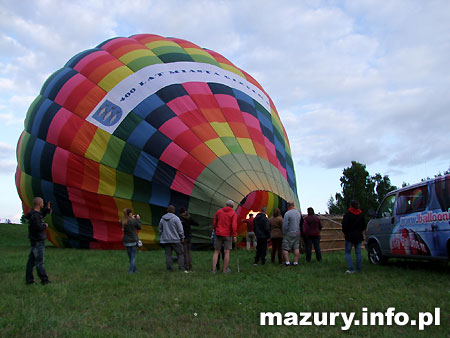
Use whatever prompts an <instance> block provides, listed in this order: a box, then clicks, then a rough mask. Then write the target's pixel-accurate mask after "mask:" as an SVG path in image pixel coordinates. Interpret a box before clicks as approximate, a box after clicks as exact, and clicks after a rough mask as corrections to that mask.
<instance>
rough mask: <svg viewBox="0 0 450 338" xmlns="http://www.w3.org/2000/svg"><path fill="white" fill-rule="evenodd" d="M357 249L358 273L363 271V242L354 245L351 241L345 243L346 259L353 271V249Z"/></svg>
mask: <svg viewBox="0 0 450 338" xmlns="http://www.w3.org/2000/svg"><path fill="white" fill-rule="evenodd" d="M353 246H354V247H355V254H356V271H361V264H362V258H361V242H359V243H357V244H354V243H352V242H349V241H345V259H346V260H347V265H348V269H349V270H350V271H353V261H352V247H353Z"/></svg>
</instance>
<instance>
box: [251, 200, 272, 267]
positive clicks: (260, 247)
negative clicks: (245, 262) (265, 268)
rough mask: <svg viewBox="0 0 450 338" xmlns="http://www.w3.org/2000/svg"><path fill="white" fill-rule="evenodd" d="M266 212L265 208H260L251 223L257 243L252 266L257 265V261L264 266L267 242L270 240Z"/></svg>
mask: <svg viewBox="0 0 450 338" xmlns="http://www.w3.org/2000/svg"><path fill="white" fill-rule="evenodd" d="M266 212H267V208H266V207H261V211H260V212H259V213H258V214H257V215H256V217H255V221H254V222H253V224H254V230H255V236H256V241H257V244H256V255H255V263H254V264H253V265H254V266H257V265H258V263H259V260H261V264H262V265H265V264H266V254H267V240H268V239H269V238H270V226H269V220H268V219H267V216H266Z"/></svg>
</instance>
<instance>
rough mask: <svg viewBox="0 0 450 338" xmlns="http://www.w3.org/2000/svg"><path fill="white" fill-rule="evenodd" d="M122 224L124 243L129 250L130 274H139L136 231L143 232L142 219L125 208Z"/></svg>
mask: <svg viewBox="0 0 450 338" xmlns="http://www.w3.org/2000/svg"><path fill="white" fill-rule="evenodd" d="M120 223H121V225H122V231H123V237H122V243H123V245H124V246H125V249H126V250H127V254H128V259H129V261H130V268H129V269H128V273H129V274H131V273H137V267H136V254H137V242H138V240H139V237H138V235H137V232H136V231H137V230H141V217H140V216H139V215H133V211H132V210H131V209H129V208H125V209H123V216H122V220H121V221H120Z"/></svg>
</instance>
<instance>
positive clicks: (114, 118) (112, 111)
mask: <svg viewBox="0 0 450 338" xmlns="http://www.w3.org/2000/svg"><path fill="white" fill-rule="evenodd" d="M121 117H122V109H121V108H120V107H119V106H117V105H115V104H114V103H112V102H111V101H109V100H106V101H105V102H104V103H103V104H102V105H101V106H100V107H99V108H98V109H97V111H96V112H95V114H94V115H92V118H94V119H95V120H96V121H98V122H100V123H101V124H103V125H104V126H107V127H110V126H113V125H115V124H116V123H117V122H119V121H120V118H121Z"/></svg>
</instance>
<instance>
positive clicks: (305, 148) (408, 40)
mask: <svg viewBox="0 0 450 338" xmlns="http://www.w3.org/2000/svg"><path fill="white" fill-rule="evenodd" d="M140 33H150V34H158V35H161V36H167V37H177V38H181V39H185V40H189V41H192V42H194V43H195V44H197V45H199V46H201V47H204V48H208V49H211V50H214V51H216V52H218V53H220V54H222V55H223V56H225V57H226V58H227V59H229V60H230V61H231V62H233V63H234V64H235V65H236V66H237V67H239V68H241V69H243V70H245V71H246V72H248V73H249V74H251V75H252V76H253V77H254V78H255V79H256V80H257V81H258V82H259V83H260V84H261V85H262V87H263V88H264V89H265V90H266V92H267V93H268V94H269V96H270V97H271V98H272V100H273V101H274V104H275V106H276V108H277V110H278V113H279V115H280V118H281V121H282V123H283V125H284V127H285V129H286V132H287V135H288V138H289V141H290V145H291V150H292V154H293V160H294V166H295V172H296V177H297V189H298V194H299V199H300V205H301V208H302V211H306V208H307V207H310V206H312V207H313V208H314V209H315V211H316V212H321V213H324V212H326V211H327V202H328V200H329V198H330V197H331V196H334V195H335V194H336V192H340V191H341V187H340V181H339V178H340V177H341V176H342V171H343V169H344V168H346V167H349V166H350V165H351V161H358V162H360V163H363V164H365V165H366V166H367V170H368V171H369V173H370V174H371V175H374V174H375V173H380V174H382V175H388V176H389V178H390V179H391V182H392V184H394V185H396V186H401V185H402V183H403V182H407V183H410V184H412V183H416V182H419V181H420V180H421V179H422V178H426V177H434V175H435V174H437V173H439V172H443V171H445V170H447V169H448V168H449V166H450V137H449V133H448V129H447V128H450V114H449V109H450V63H449V60H450V1H447V0H442V1H439V0H429V1H422V0H417V1H415V0H408V1H402V0H393V1H383V2H380V1H378V0H361V1H332V0H329V1H320V0H311V1H307V0H306V1H268V0H250V1H241V0H227V1H213V0H201V1H196V0H191V1H178V0H161V1H159V0H157V1H151V0H134V1H122V0H120V1H117V0H105V1H103V0H99V1H62V0H57V1H54V0H33V1H28V0H23V1H16V0H1V1H0V128H1V132H0V185H1V187H2V190H1V194H0V220H1V221H4V219H5V218H9V219H11V220H13V221H18V219H19V218H20V216H21V214H22V210H21V202H20V199H19V197H18V194H17V190H16V187H15V182H14V173H15V169H16V165H17V161H16V154H15V151H16V146H17V141H18V139H19V136H20V134H21V132H22V130H23V122H24V119H25V116H26V112H27V109H28V107H29V106H30V104H31V102H32V101H33V100H34V98H35V97H36V96H37V95H38V94H39V91H40V88H41V86H42V85H43V83H44V81H45V80H46V79H47V78H48V76H50V75H51V74H52V73H53V72H55V71H56V70H58V69H59V68H61V67H63V66H64V64H65V63H66V62H67V61H68V60H69V59H70V58H71V57H72V56H73V55H75V54H77V53H79V52H81V51H83V50H86V49H89V48H92V47H95V46H96V45H98V44H99V43H101V42H102V41H104V40H107V39H109V38H112V37H117V36H131V35H134V34H140Z"/></svg>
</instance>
